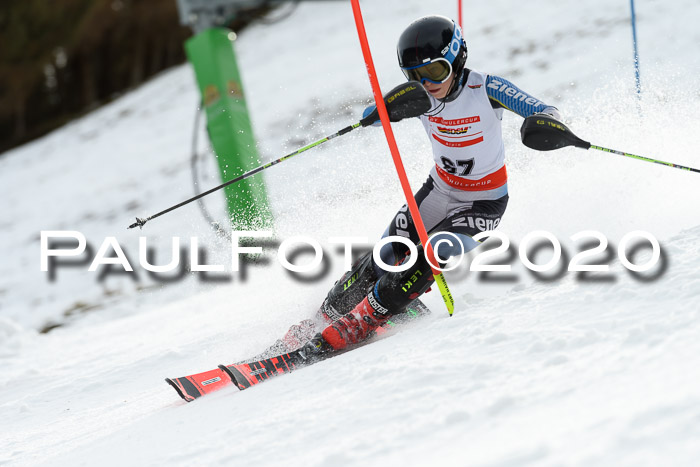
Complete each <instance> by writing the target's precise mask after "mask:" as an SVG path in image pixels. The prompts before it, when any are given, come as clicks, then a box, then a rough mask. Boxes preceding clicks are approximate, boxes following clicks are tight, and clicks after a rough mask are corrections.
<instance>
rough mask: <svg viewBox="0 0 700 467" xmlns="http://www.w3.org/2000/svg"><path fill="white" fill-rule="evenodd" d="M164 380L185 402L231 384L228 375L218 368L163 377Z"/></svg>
mask: <svg viewBox="0 0 700 467" xmlns="http://www.w3.org/2000/svg"><path fill="white" fill-rule="evenodd" d="M165 382H166V383H168V384H169V385H171V386H172V387H173V388H174V389H175V391H177V393H178V395H179V396H180V397H182V398H183V399H184V400H185V401H187V402H192V401H193V400H195V399H197V398H199V397H202V396H203V395H205V394H209V393H211V392H214V391H218V390H219V389H221V388H222V387H224V386H228V385H229V384H231V380H230V379H229V377H228V376H227V375H226V373H224V372H223V371H221V370H220V369H219V368H216V369H214V370H209V371H205V372H202V373H197V374H194V375H190V376H183V377H180V378H172V379H171V378H165Z"/></svg>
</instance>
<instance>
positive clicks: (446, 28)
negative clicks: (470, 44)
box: [396, 15, 467, 82]
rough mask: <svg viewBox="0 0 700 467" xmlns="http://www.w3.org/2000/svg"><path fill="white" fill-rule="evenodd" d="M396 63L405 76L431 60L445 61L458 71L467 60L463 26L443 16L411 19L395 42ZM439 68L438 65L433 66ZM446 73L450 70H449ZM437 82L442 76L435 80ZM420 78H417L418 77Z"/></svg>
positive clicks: (409, 75)
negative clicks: (396, 42)
mask: <svg viewBox="0 0 700 467" xmlns="http://www.w3.org/2000/svg"><path fill="white" fill-rule="evenodd" d="M396 52H397V54H398V57H399V66H400V67H401V70H402V71H403V72H404V74H405V75H406V77H407V78H408V79H416V78H417V76H412V74H414V73H413V72H412V70H415V69H416V68H421V69H422V71H425V69H423V67H426V66H428V65H431V62H432V61H435V60H437V59H443V60H437V61H438V62H443V63H444V62H445V61H446V62H448V63H449V64H450V67H449V68H451V71H452V72H456V73H460V72H461V70H462V68H464V65H465V63H466V61H467V44H466V42H465V41H464V37H463V35H462V29H461V28H460V27H459V26H458V25H457V23H455V22H454V21H453V20H451V19H449V18H446V17H444V16H439V15H432V16H424V17H422V18H419V19H417V20H415V21H414V22H412V23H411V24H410V25H409V26H408V27H407V28H406V29H405V30H404V32H403V33H401V36H400V37H399V42H398V44H397V46H396ZM436 71H438V72H439V69H438V70H436ZM448 76H449V74H448ZM423 79H428V80H429V81H432V82H440V81H444V80H446V79H447V78H445V79H444V80H434V79H429V78H425V77H424V78H423ZM418 80H420V79H418Z"/></svg>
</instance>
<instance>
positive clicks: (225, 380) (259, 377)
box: [165, 300, 430, 402]
mask: <svg viewBox="0 0 700 467" xmlns="http://www.w3.org/2000/svg"><path fill="white" fill-rule="evenodd" d="M429 313H430V310H429V309H428V307H426V306H425V305H424V304H423V302H421V301H420V300H415V301H414V302H413V303H412V304H411V305H410V306H409V307H408V308H407V310H406V313H403V314H401V315H399V316H397V317H396V318H393V319H392V320H391V321H388V322H387V323H386V324H385V325H384V326H382V327H380V328H378V329H377V330H376V331H375V332H376V334H377V335H382V334H385V333H387V332H388V331H389V330H390V329H391V328H393V327H394V326H396V325H399V324H402V323H405V322H407V321H412V320H414V319H416V318H419V317H421V316H424V315H427V314H429ZM300 352H301V353H303V347H302V348H301V349H297V350H293V351H291V352H288V353H285V354H281V355H277V356H274V357H270V358H266V359H262V360H257V361H253V362H247V363H232V364H230V365H219V367H218V368H215V369H213V370H208V371H204V372H202V373H195V374H193V375H189V376H181V377H179V378H165V382H166V383H168V384H169V385H170V386H172V387H173V389H175V391H176V392H177V394H178V395H179V396H180V397H181V398H182V399H183V400H185V401H186V402H192V401H193V400H195V399H198V398H200V397H202V396H205V395H207V394H210V393H212V392H215V391H218V390H219V389H222V388H224V387H227V386H229V385H231V384H234V383H235V386H236V387H237V388H238V389H240V390H243V389H247V388H249V387H251V386H254V385H255V384H258V383H260V382H262V381H266V380H267V379H269V378H270V377H272V376H277V375H281V374H285V373H290V372H291V371H294V370H296V369H299V368H301V367H302V366H308V365H310V364H311V363H316V362H318V361H320V360H324V359H326V358H328V357H331V356H335V355H337V354H335V353H334V354H328V355H326V356H323V357H321V356H319V355H314V356H313V358H311V359H310V358H309V356H308V355H303V356H302V355H300ZM311 360H313V361H311Z"/></svg>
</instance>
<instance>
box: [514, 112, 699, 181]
mask: <svg viewBox="0 0 700 467" xmlns="http://www.w3.org/2000/svg"><path fill="white" fill-rule="evenodd" d="M520 135H521V137H522V141H523V144H524V145H525V146H527V147H529V148H531V149H535V150H537V151H551V150H553V149H560V148H564V147H566V146H575V147H577V148H581V149H596V150H598V151H603V152H607V153H610V154H617V155H618V156H624V157H630V158H632V159H639V160H640V161H647V162H654V163H656V164H661V165H666V166H668V167H673V168H675V169H681V170H687V171H690V172H698V173H700V170H698V169H694V168H692V167H686V166H684V165H679V164H674V163H672V162H665V161H662V160H658V159H652V158H651V157H644V156H636V155H634V154H630V153H627V152H622V151H616V150H614V149H608V148H604V147H602V146H595V145H593V144H591V143H589V142H588V141H584V140H582V139H581V138H579V137H578V136H576V135H575V134H574V133H573V132H572V131H571V130H569V129H568V128H567V127H566V125H564V124H563V123H561V122H559V121H558V120H556V119H554V118H552V117H550V116H548V115H544V114H535V115H531V116H529V117H527V118H526V119H525V121H524V122H523V126H522V127H520Z"/></svg>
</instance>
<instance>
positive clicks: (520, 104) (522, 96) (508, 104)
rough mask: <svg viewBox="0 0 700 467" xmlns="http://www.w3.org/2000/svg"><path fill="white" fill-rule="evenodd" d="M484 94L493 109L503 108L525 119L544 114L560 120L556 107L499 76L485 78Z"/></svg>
mask: <svg viewBox="0 0 700 467" xmlns="http://www.w3.org/2000/svg"><path fill="white" fill-rule="evenodd" d="M486 94H487V95H488V96H489V100H490V101H491V105H492V106H493V107H494V108H504V109H508V110H510V111H511V112H514V113H516V114H518V115H520V116H521V117H523V118H527V117H529V116H530V115H534V114H536V113H545V114H548V115H550V116H552V117H554V118H555V119H557V120H560V119H561V117H560V115H559V111H558V110H557V108H556V107H553V106H551V105H547V104H545V103H544V102H542V101H540V100H539V99H537V98H535V97H533V96H531V95H530V94H528V93H526V92H525V91H523V90H521V89H520V88H518V87H517V86H516V85H514V84H513V83H511V82H510V81H508V80H506V79H503V78H501V77H499V76H494V75H489V76H487V77H486Z"/></svg>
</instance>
